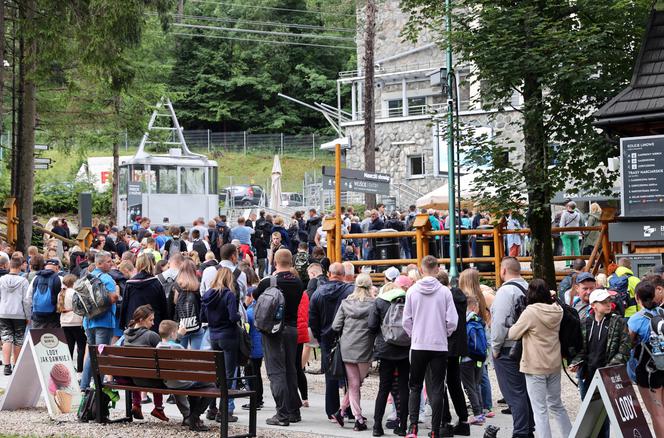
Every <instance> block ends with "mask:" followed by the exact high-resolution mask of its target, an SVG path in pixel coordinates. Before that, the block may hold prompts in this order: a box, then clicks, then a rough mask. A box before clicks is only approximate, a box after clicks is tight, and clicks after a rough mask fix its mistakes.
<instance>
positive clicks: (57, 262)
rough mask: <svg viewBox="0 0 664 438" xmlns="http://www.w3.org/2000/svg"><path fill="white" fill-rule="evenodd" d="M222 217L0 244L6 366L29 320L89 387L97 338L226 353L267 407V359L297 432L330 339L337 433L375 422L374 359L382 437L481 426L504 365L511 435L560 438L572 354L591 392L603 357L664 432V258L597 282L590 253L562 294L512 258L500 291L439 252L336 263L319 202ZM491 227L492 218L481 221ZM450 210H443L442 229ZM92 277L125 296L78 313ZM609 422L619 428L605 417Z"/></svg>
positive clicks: (190, 411) (331, 411) (231, 373)
mask: <svg viewBox="0 0 664 438" xmlns="http://www.w3.org/2000/svg"><path fill="white" fill-rule="evenodd" d="M568 211H569V210H568ZM411 213H412V215H413V216H412V217H414V215H415V214H416V211H415V209H413V210H412V211H411V212H410V213H409V214H408V215H406V216H405V218H404V219H405V223H407V222H408V220H409V217H411ZM381 214H382V213H381V211H380V210H376V211H369V212H368V214H367V219H368V222H369V227H373V228H372V229H377V228H376V227H380V226H381V225H380V222H382V221H383V219H382V218H381ZM432 216H433V217H434V218H435V219H436V220H439V219H438V218H436V217H435V214H434V215H432ZM226 219H227V218H226V217H223V216H220V217H217V218H214V219H212V220H210V221H208V222H206V221H205V220H204V219H203V218H199V219H197V220H195V221H194V222H193V223H192V225H191V226H190V227H189V228H188V229H185V228H184V227H178V226H170V227H168V228H167V227H163V226H156V227H153V226H152V223H151V221H150V219H149V218H145V217H144V218H137V220H136V223H135V224H132V226H130V227H126V228H124V229H122V230H120V229H118V228H117V227H115V226H113V225H105V224H98V225H97V226H95V227H94V229H93V233H94V236H95V237H94V242H93V244H92V247H91V248H90V249H89V250H88V251H85V252H83V251H81V250H80V248H78V247H72V248H68V249H67V250H66V252H64V253H63V254H62V256H60V255H59V254H58V252H59V248H58V246H57V242H54V241H48V242H47V244H46V245H45V248H44V249H43V250H41V251H40V249H38V248H37V247H35V246H32V247H30V248H29V249H28V251H27V254H25V255H24V254H22V253H21V252H19V251H13V250H12V248H10V247H9V246H7V245H6V244H2V245H0V336H1V339H2V344H3V345H2V350H3V356H2V363H3V364H4V373H5V375H11V374H12V371H13V369H12V364H13V363H15V361H16V359H17V357H18V353H19V351H20V348H21V346H22V344H23V341H24V337H25V333H26V330H27V329H28V328H34V329H39V328H56V327H62V328H63V330H64V332H65V335H66V337H67V343H68V345H69V349H70V352H71V353H72V357H73V358H75V361H76V369H77V370H78V372H80V373H81V382H80V386H81V389H82V390H86V389H87V388H89V387H90V383H91V378H92V375H91V373H92V369H91V365H90V361H89V359H88V358H87V357H86V354H85V344H87V345H100V344H118V345H125V346H151V347H156V348H184V349H202V350H205V349H212V350H220V351H223V352H224V359H225V363H226V367H227V378H229V379H233V378H235V377H241V376H242V375H254V376H256V377H257V381H256V382H255V383H252V382H249V381H248V382H243V381H242V380H240V381H234V382H235V383H233V384H234V385H242V384H245V385H248V386H249V387H251V389H254V390H256V391H257V393H258V398H259V400H258V406H259V409H261V408H263V382H262V379H261V369H262V368H263V367H264V368H265V372H266V374H267V377H268V379H269V388H270V392H271V395H272V397H273V398H274V402H275V405H276V410H275V415H273V416H272V417H270V418H268V419H267V423H268V424H270V425H277V426H289V425H290V424H291V423H297V422H299V421H301V420H302V409H303V408H306V407H308V406H309V397H308V384H307V376H306V374H305V372H304V369H305V367H306V366H307V364H308V363H309V359H310V354H311V352H312V350H313V349H314V348H320V358H321V364H322V371H323V373H324V374H325V413H326V416H327V418H326V419H324V420H325V421H328V420H329V421H331V422H334V423H337V424H338V425H339V426H340V427H344V426H346V425H347V424H348V423H353V429H354V430H356V431H364V430H367V429H368V428H369V426H370V424H369V420H368V419H367V418H366V417H365V416H364V415H363V410H362V397H361V387H362V384H363V381H364V379H365V378H366V377H367V375H368V373H369V371H370V369H371V367H372V364H373V363H375V362H376V361H377V363H378V370H377V371H378V379H379V388H378V394H377V396H376V399H375V400H374V401H373V404H374V409H373V412H374V418H373V422H372V424H371V429H372V432H373V436H382V435H383V434H384V433H385V429H388V428H389V429H392V431H393V433H394V434H396V435H398V436H411V437H414V436H417V434H418V428H419V427H420V425H421V424H422V423H421V419H422V418H423V416H424V414H425V413H426V412H427V410H430V414H431V433H430V435H429V436H431V437H438V436H455V435H460V436H469V435H470V433H471V428H472V427H473V426H475V425H478V426H479V425H485V424H487V423H490V422H491V419H492V418H493V417H494V416H495V411H494V406H493V401H492V396H491V393H492V392H491V384H490V379H489V367H490V366H492V367H493V368H494V369H495V374H496V377H497V381H498V385H499V387H500V392H501V394H502V396H503V397H504V400H505V402H506V403H507V405H508V408H507V409H506V410H504V412H505V413H511V415H512V418H513V426H514V427H513V436H514V437H533V436H534V434H535V431H536V433H537V435H538V436H539V437H542V438H546V437H549V436H552V432H551V428H550V426H549V415H551V416H552V417H553V418H554V419H555V421H556V423H557V425H558V426H557V427H558V430H560V432H561V433H562V435H563V436H567V435H568V433H569V431H570V429H571V422H570V419H569V417H568V414H567V412H566V410H565V407H564V406H563V404H562V402H561V372H562V371H563V368H562V366H563V363H564V362H563V359H566V360H567V365H566V366H568V367H569V371H570V372H572V373H576V378H577V380H578V382H579V391H580V397H584V396H585V395H586V391H587V389H588V386H589V383H590V381H591V379H592V377H593V375H594V373H595V371H596V370H597V369H599V368H601V367H604V366H607V365H614V364H628V369H629V370H630V373H631V375H632V377H633V379H634V381H635V382H636V384H637V386H638V388H639V391H640V393H641V396H642V398H643V400H644V402H645V405H646V408H647V410H648V411H649V412H650V414H651V418H652V419H653V425H654V428H655V432H656V435H657V436H660V435H661V436H664V408H663V407H662V406H663V403H662V402H663V400H664V390H663V387H664V369H659V368H657V366H656V364H657V363H659V362H657V360H658V359H660V358H659V357H657V354H659V353H657V352H658V351H659V352H661V354H664V348H660V349H657V348H654V347H653V346H652V343H653V340H654V338H657V337H658V336H660V335H664V334H661V333H657V332H656V330H655V329H652V327H655V326H656V324H655V323H656V322H659V321H664V310H662V309H661V307H660V306H662V305H664V267H662V266H658V267H656V268H655V269H654V272H653V273H652V275H649V276H647V277H645V278H643V279H639V278H637V277H636V276H635V275H634V273H633V272H632V271H631V266H630V263H629V260H628V259H621V261H620V264H619V265H616V266H610V267H608V269H607V274H606V275H602V276H600V275H598V276H597V277H595V276H593V275H592V274H590V273H588V272H585V271H584V265H583V260H577V261H575V262H574V263H573V265H572V269H571V270H570V274H569V275H568V276H567V277H566V278H565V279H564V280H563V281H562V282H561V283H560V287H559V290H558V291H550V288H549V286H548V285H547V284H546V283H545V282H544V281H543V280H540V279H534V280H532V281H530V282H528V281H526V280H525V279H523V278H522V276H521V264H520V263H519V262H518V260H517V259H516V258H514V257H509V256H508V257H505V258H504V259H503V260H502V263H501V266H500V277H501V280H502V285H501V286H500V288H498V290H496V291H494V290H493V289H492V288H490V287H488V286H486V285H483V284H482V283H481V282H480V275H479V272H478V271H477V270H476V269H474V268H468V269H465V270H463V271H462V272H461V274H460V277H459V279H458V284H454V285H450V284H449V283H450V282H449V279H448V276H447V272H446V271H445V270H444V269H442V268H441V266H440V265H439V263H438V260H437V258H436V257H434V256H427V257H424V258H423V259H422V261H421V264H420V265H419V266H417V265H414V264H411V265H407V266H404V267H403V268H402V269H398V268H396V267H389V268H388V269H386V270H385V271H384V272H383V273H382V274H383V278H384V281H383V284H381V285H380V287H377V286H375V285H374V283H373V280H372V277H371V276H370V275H368V274H367V273H358V270H357V269H356V267H355V266H354V265H353V264H352V263H350V262H349V261H348V260H347V261H344V262H343V263H341V262H335V263H330V260H329V259H327V258H326V257H325V255H326V252H325V250H324V247H325V242H326V239H325V233H324V232H323V231H322V229H321V228H320V226H321V223H322V218H321V217H320V216H319V215H318V214H317V212H316V211H315V210H310V211H309V218H308V219H306V220H305V218H304V214H302V213H301V212H300V213H297V214H296V215H295V216H294V217H293V218H292V224H291V225H290V226H286V224H285V221H284V219H283V218H281V217H274V218H273V217H271V216H270V215H269V214H264V213H263V212H261V213H260V214H259V215H258V216H255V215H252V216H250V217H249V218H247V219H245V218H243V217H240V218H239V219H237V222H236V224H235V225H233V226H231V224H229V223H228V221H227V220H226ZM474 219H475V218H472V220H471V218H470V217H468V216H467V215H466V216H465V218H464V216H462V218H461V220H462V221H465V220H468V221H469V222H471V223H470V225H469V226H470V227H472V226H473V225H472V222H474ZM394 220H395V221H397V218H396V217H395V219H394ZM398 220H399V221H401V218H399V219H398ZM347 221H348V222H350V223H349V224H348V225H347V227H348V229H349V231H350V232H355V231H357V232H360V231H363V230H364V228H363V226H364V225H363V224H361V223H360V222H359V220H358V218H357V217H356V216H355V215H354V212H353V211H352V209H351V208H349V209H347V210H345V212H344V223H345V222H347ZM482 221H487V218H480V219H479V220H478V224H480V223H482ZM444 222H445V221H444V219H443V218H441V219H440V221H439V227H440V226H441V225H440V224H441V223H443V224H444ZM387 223H388V224H389V221H388V222H387ZM391 226H397V225H395V224H394V223H393V224H392V225H391ZM404 226H405V225H404ZM442 226H444V225H442ZM478 226H480V225H478ZM358 227H359V230H357V228H358ZM346 244H347V247H349V248H351V250H350V251H348V252H349V253H353V254H355V253H356V252H359V253H360V254H361V253H362V252H364V251H365V250H367V251H369V252H370V251H371V248H370V247H368V248H365V247H364V245H363V242H361V241H360V242H353V241H351V242H346ZM409 246H410V245H403V247H402V249H403V250H404V251H405V249H406V247H409ZM355 255H357V254H355ZM81 278H96V279H98V280H99V281H100V282H101V283H102V284H103V286H104V288H105V290H106V291H107V293H108V298H109V300H110V302H111V303H112V305H111V306H110V307H109V308H108V309H107V310H106V311H105V312H104V313H102V314H100V315H97V316H95V317H92V318H88V317H80V316H79V315H77V314H76V313H74V312H73V311H72V310H73V309H72V298H73V296H74V294H75V290H74V288H75V284H76V282H77V280H78V279H81ZM275 290H277V291H278V292H279V294H280V296H281V297H282V299H283V305H282V307H281V308H280V312H279V315H278V320H279V328H278V330H276V329H275V330H274V331H266V330H265V329H260V328H259V327H263V326H264V324H263V323H262V320H260V318H263V317H264V316H262V314H261V312H257V309H259V308H260V303H261V302H266V300H269V299H274V297H275ZM569 309H573V313H574V314H575V315H578V321H580V326H579V327H580V328H579V337H580V338H582V340H583V342H582V347H581V348H580V349H579V351H576V352H575V354H574V355H573V357H572V356H569V355H568V354H567V353H568V352H567V351H566V349H565V347H564V345H563V344H564V342H565V341H564V340H561V339H560V338H561V333H563V330H568V329H569V326H567V327H566V325H567V324H568V323H567V322H566V321H567V320H566V319H565V315H567V313H566V312H567V311H569ZM275 318H277V316H276V315H275ZM653 321H654V322H653ZM243 332H244V335H246V337H247V338H248V339H249V340H250V345H251V348H250V351H248V352H247V351H244V349H243V348H241V347H242V346H241V345H240V344H241V342H243V341H242V340H243V339H244V337H245V336H244V335H243ZM651 338H653V339H651ZM662 339H664V336H662ZM561 341H562V342H561ZM74 353H76V354H74ZM656 362H657V363H656ZM335 364H336V365H339V366H335ZM115 378H116V379H117V378H121V376H115ZM136 383H138V384H146V385H149V383H150V382H136ZM164 384H165V385H166V386H167V387H169V388H171V387H172V388H187V387H196V386H197V385H203V384H201V383H199V382H179V381H177V382H170V381H167V382H165V383H164ZM153 397H154V400H152V401H153V403H154V409H153V410H152V411H151V415H152V416H154V417H156V418H158V419H160V420H163V421H168V417H167V416H166V414H165V412H164V408H163V403H164V400H163V399H162V397H161V396H160V395H159V394H154V395H153ZM146 400H149V396H148V395H147V394H140V393H134V394H133V396H132V415H133V417H134V418H135V419H143V418H144V417H143V413H142V405H143V404H144V403H145V401H146ZM172 401H173V402H174V403H176V404H177V406H178V408H179V409H180V412H181V413H182V416H183V418H184V421H183V424H184V425H186V426H188V427H189V428H191V429H192V430H195V431H204V430H206V429H207V426H206V425H205V424H204V423H203V421H201V416H203V415H205V417H206V418H207V419H209V420H216V421H217V422H235V421H238V418H237V416H236V415H234V413H235V409H236V406H235V404H234V402H233V400H228V401H226V400H223V401H221V402H222V403H228V410H227V412H228V416H227V417H226V418H222V417H221V415H220V411H221V410H220V409H219V403H220V401H219V400H214V399H210V400H207V399H204V400H197V399H191V398H189V399H188V398H183V397H174V398H173V400H172ZM450 401H451V404H452V405H453V406H454V412H455V414H456V417H457V419H456V421H453V417H452V415H451V410H450ZM365 403H366V401H365ZM389 406H391V409H390V412H389V414H388V420H387V421H386V422H385V421H384V420H385V418H384V417H385V414H386V411H387V410H388V407H389ZM240 408H241V409H248V408H249V405H248V404H247V405H243V406H241V407H240ZM469 408H470V412H469ZM489 426H490V425H489ZM602 433H603V436H609V435H608V433H609V432H608V423H607V424H605V427H604V429H603V432H602Z"/></svg>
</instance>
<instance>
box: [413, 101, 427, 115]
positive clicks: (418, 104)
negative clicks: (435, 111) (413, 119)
mask: <svg viewBox="0 0 664 438" xmlns="http://www.w3.org/2000/svg"><path fill="white" fill-rule="evenodd" d="M426 112H427V98H426V97H409V98H408V115H409V116H421V115H422V114H426Z"/></svg>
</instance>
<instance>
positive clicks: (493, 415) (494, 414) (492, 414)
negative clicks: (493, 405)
mask: <svg viewBox="0 0 664 438" xmlns="http://www.w3.org/2000/svg"><path fill="white" fill-rule="evenodd" d="M495 416H496V413H495V412H493V411H492V410H491V409H488V410H487V411H486V412H485V413H484V417H485V418H493V417H495Z"/></svg>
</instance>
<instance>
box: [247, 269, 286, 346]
mask: <svg viewBox="0 0 664 438" xmlns="http://www.w3.org/2000/svg"><path fill="white" fill-rule="evenodd" d="M285 306H286V300H284V294H283V293H282V292H281V290H279V288H278V287H277V277H274V276H272V277H270V286H269V287H268V288H267V289H266V290H265V292H263V293H262V294H261V295H260V296H259V297H258V299H257V300H256V306H255V307H254V325H255V326H256V328H257V329H258V331H260V332H261V333H263V334H266V335H274V334H276V333H279V332H280V331H281V329H282V328H283V326H284V308H285Z"/></svg>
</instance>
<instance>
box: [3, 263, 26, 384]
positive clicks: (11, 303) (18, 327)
mask: <svg viewBox="0 0 664 438" xmlns="http://www.w3.org/2000/svg"><path fill="white" fill-rule="evenodd" d="M0 259H1V260H2V261H3V262H5V263H6V262H7V258H5V256H0ZM22 263H23V260H21V259H20V258H19V259H17V258H12V259H11V260H10V261H9V273H8V274H5V275H3V276H2V277H1V278H0V339H2V362H3V363H4V364H5V367H4V375H5V376H9V375H11V374H12V371H13V368H12V365H11V360H12V354H13V359H14V363H16V360H17V359H18V355H19V353H20V352H21V346H22V345H23V340H24V339H25V329H26V327H27V321H29V320H30V312H31V311H32V306H31V305H30V302H31V297H30V296H29V295H28V289H29V286H28V280H26V279H25V278H23V277H22V276H21V264H22Z"/></svg>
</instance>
